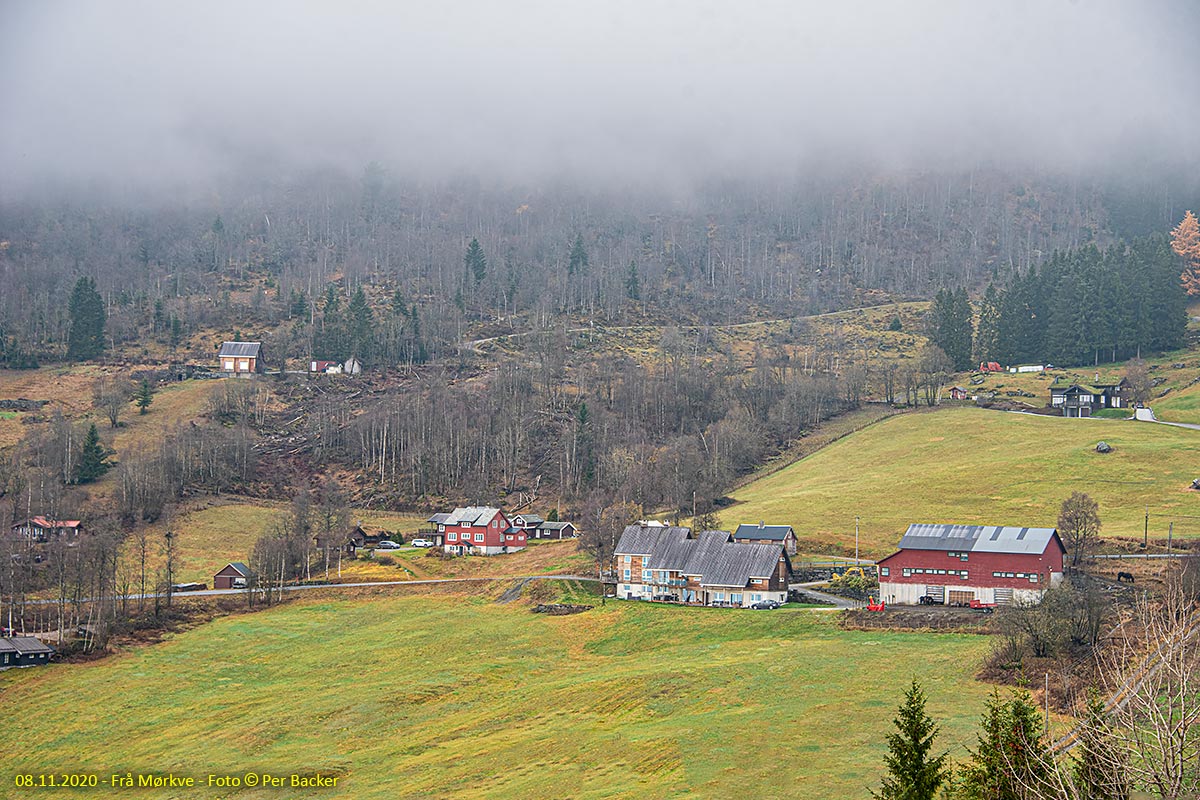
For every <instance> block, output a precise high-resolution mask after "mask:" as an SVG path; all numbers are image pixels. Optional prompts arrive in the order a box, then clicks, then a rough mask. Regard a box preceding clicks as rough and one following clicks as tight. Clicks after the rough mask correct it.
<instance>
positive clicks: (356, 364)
mask: <svg viewBox="0 0 1200 800" xmlns="http://www.w3.org/2000/svg"><path fill="white" fill-rule="evenodd" d="M308 371H309V373H310V374H312V375H358V374H360V373H362V362H361V361H359V360H358V359H357V358H354V357H353V356H351V357H350V358H347V359H346V360H345V361H341V362H338V361H320V360H317V359H313V360H312V361H309V362H308Z"/></svg>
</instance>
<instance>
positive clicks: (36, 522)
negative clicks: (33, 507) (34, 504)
mask: <svg viewBox="0 0 1200 800" xmlns="http://www.w3.org/2000/svg"><path fill="white" fill-rule="evenodd" d="M26 523H28V524H30V525H32V526H34V527H37V528H78V527H79V520H77V519H47V518H46V517H43V516H40V515H39V516H36V517H30V518H29V519H23V520H21V521H20V522H16V523H13V527H14V528H20V527H22V526H23V525H25V524H26Z"/></svg>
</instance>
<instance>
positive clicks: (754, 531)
mask: <svg viewBox="0 0 1200 800" xmlns="http://www.w3.org/2000/svg"><path fill="white" fill-rule="evenodd" d="M791 532H792V526H791V525H763V524H762V523H761V522H760V523H759V524H757V525H754V524H744V523H743V524H742V525H738V529H737V532H736V533H734V534H733V538H735V539H770V540H771V541H775V542H782V541H783V540H784V539H786V538H787V535H788V534H789V533H791Z"/></svg>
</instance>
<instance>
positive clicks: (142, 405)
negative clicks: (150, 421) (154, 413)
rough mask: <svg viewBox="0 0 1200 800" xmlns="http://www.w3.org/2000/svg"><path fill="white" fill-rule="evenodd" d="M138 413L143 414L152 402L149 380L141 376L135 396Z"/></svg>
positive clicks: (152, 393) (152, 394)
mask: <svg viewBox="0 0 1200 800" xmlns="http://www.w3.org/2000/svg"><path fill="white" fill-rule="evenodd" d="M135 399H136V402H137V407H138V413H139V414H145V413H146V411H147V409H149V408H150V404H151V403H153V402H154V390H153V389H151V388H150V381H148V380H146V379H145V378H142V383H141V385H140V386H138V390H137V397H136V398H135Z"/></svg>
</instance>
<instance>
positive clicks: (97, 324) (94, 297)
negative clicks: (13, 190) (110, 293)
mask: <svg viewBox="0 0 1200 800" xmlns="http://www.w3.org/2000/svg"><path fill="white" fill-rule="evenodd" d="M69 312H70V315H71V331H70V333H69V334H68V337H67V358H68V359H69V360H71V361H84V360H86V359H89V358H96V357H97V356H99V355H100V354H101V353H103V352H104V324H105V322H106V314H105V311H104V301H103V300H102V299H101V297H100V293H99V292H97V291H96V283H95V281H93V280H92V279H91V278H88V277H81V278H80V279H79V280H77V281H76V282H75V288H74V290H73V291H72V292H71V304H70V307H69Z"/></svg>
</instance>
